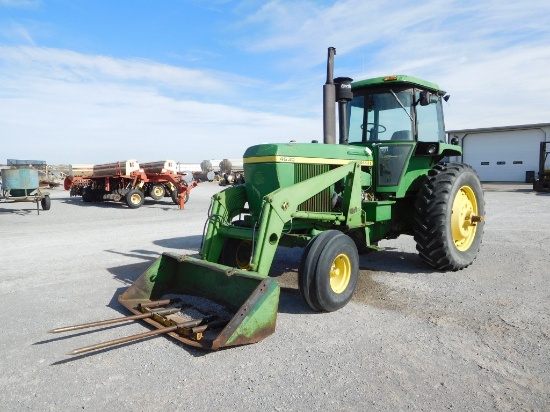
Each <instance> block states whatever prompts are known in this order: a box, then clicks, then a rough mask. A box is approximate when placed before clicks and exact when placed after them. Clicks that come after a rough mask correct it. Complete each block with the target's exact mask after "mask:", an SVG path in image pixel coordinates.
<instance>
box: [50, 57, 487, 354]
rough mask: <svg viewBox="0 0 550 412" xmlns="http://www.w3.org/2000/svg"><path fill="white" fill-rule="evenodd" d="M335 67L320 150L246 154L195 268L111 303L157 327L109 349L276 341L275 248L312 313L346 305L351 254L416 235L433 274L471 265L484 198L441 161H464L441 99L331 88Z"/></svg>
mask: <svg viewBox="0 0 550 412" xmlns="http://www.w3.org/2000/svg"><path fill="white" fill-rule="evenodd" d="M334 55H335V49H334V48H329V50H328V63H327V82H326V84H325V86H324V89H323V90H324V141H323V143H318V142H316V141H314V142H311V143H295V142H289V143H286V144H260V145H256V146H252V147H250V148H248V149H247V150H246V152H245V153H244V156H243V163H244V180H245V183H244V184H243V185H237V186H233V187H228V188H227V189H225V190H223V191H221V192H219V193H217V194H215V195H214V196H213V198H212V204H211V208H210V210H209V215H208V221H207V225H206V230H205V234H204V238H203V244H202V246H201V251H200V258H192V257H190V256H178V255H172V254H168V253H165V254H163V255H162V256H161V257H159V258H158V260H157V261H156V262H155V263H154V264H153V265H152V266H151V267H150V268H149V269H148V270H147V271H146V272H145V273H144V274H143V275H142V276H141V277H140V278H139V279H138V280H137V281H136V282H135V283H134V284H133V285H131V286H130V287H129V288H128V290H126V291H125V292H124V293H123V294H122V295H121V296H120V297H119V301H120V302H121V303H122V305H124V306H125V307H126V308H128V309H129V310H130V311H131V312H133V313H134V317H136V316H137V317H138V318H139V319H145V320H146V321H147V322H149V323H151V324H153V325H154V326H156V327H157V328H158V329H157V330H156V331H152V332H146V333H145V334H141V335H136V337H130V338H123V339H122V340H117V341H115V342H111V343H107V344H117V343H121V342H126V341H128V340H129V339H130V340H133V339H140V338H142V337H143V335H145V336H150V335H151V334H157V333H169V334H170V335H171V336H173V337H174V338H176V339H178V340H180V341H182V342H184V343H186V344H190V345H192V346H196V347H200V348H204V349H219V348H222V347H227V346H232V345H242V344H247V343H254V342H258V341H259V340H261V339H263V338H265V337H266V336H268V335H270V334H271V333H273V331H274V329H275V322H276V316H277V310H278V301H279V293H280V291H279V286H278V284H277V282H276V281H275V280H274V279H272V278H270V277H269V275H270V269H271V265H272V262H273V259H274V256H275V252H276V250H277V248H279V247H301V248H303V253H302V259H301V262H300V267H299V271H298V285H299V290H300V294H301V296H302V297H303V299H304V300H305V302H306V303H307V305H308V306H309V307H310V308H311V309H312V310H314V311H320V312H323V311H335V310H338V309H339V308H342V307H343V306H345V305H346V304H347V303H348V302H349V301H350V300H351V298H352V295H353V292H354V290H355V286H356V284H357V279H358V276H359V254H361V253H367V252H370V251H374V250H377V249H378V246H377V245H378V242H379V241H380V240H383V239H392V238H396V237H397V236H400V235H410V236H413V237H414V240H415V241H416V244H417V250H418V252H419V255H420V257H421V259H422V260H423V261H424V262H426V263H427V264H428V265H430V266H432V267H433V268H435V269H437V270H441V271H449V270H450V271H456V270H460V269H463V268H465V267H467V266H469V265H470V264H471V263H472V262H473V260H474V259H475V257H476V255H477V253H478V251H479V248H480V245H481V238H482V233H483V225H484V221H483V219H484V214H485V204H484V200H483V191H482V188H481V184H480V182H479V179H478V177H477V175H476V173H475V171H474V170H473V169H472V168H471V167H470V166H468V165H466V164H462V163H449V162H445V159H446V158H447V157H450V156H457V155H460V154H461V148H460V147H459V146H457V145H456V144H453V142H451V143H448V142H447V141H446V136H445V132H444V131H445V128H444V122H443V110H442V108H443V102H444V101H446V100H447V99H448V96H447V95H446V93H445V92H444V91H442V90H441V89H440V88H439V87H438V86H437V85H436V84H434V83H430V82H427V81H424V80H420V79H417V78H414V77H410V76H404V75H398V76H387V77H379V78H374V79H368V80H362V81H357V82H353V81H352V80H351V79H349V78H342V77H340V78H336V79H334V78H333V75H332V73H333V60H334ZM336 113H338V116H336ZM336 117H338V120H339V121H338V125H339V127H338V132H339V141H338V143H337V142H336V123H337V122H336ZM116 321H118V320H116ZM120 321H124V318H122V319H121V320H120ZM100 324H102V323H101V322H100ZM90 325H91V326H95V325H97V323H95V324H89V325H77V326H74V327H69V329H67V328H61V329H59V330H55V331H56V332H57V331H64V330H74V329H76V328H81V327H88V326H90ZM71 328H72V329H71ZM102 345H103V344H102ZM101 347H104V346H101ZM84 349H86V348H84ZM91 349H97V345H93V346H91V347H90V348H88V349H86V350H91ZM77 353H81V352H77Z"/></svg>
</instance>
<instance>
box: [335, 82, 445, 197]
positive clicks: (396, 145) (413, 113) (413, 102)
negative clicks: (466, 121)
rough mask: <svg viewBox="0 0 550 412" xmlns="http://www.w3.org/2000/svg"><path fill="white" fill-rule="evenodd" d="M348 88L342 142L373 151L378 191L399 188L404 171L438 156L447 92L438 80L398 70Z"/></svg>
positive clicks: (442, 141) (441, 147) (442, 144)
mask: <svg viewBox="0 0 550 412" xmlns="http://www.w3.org/2000/svg"><path fill="white" fill-rule="evenodd" d="M351 89H352V92H353V99H352V100H351V101H349V102H347V105H346V106H347V107H346V119H345V120H344V122H345V123H346V125H347V130H346V133H347V136H346V137H345V138H344V139H342V138H341V143H347V144H350V145H357V146H364V147H367V148H368V149H369V150H370V151H371V152H372V155H373V157H374V163H375V164H376V165H377V166H378V167H377V170H373V177H374V182H375V185H376V187H377V189H376V191H379V192H388V193H396V192H398V191H400V188H403V186H402V185H401V184H400V183H401V181H402V179H403V178H404V177H405V175H406V174H407V173H408V172H410V171H412V172H413V175H414V174H415V173H414V170H419V169H423V170H425V169H426V168H427V167H428V168H429V167H430V164H429V163H432V162H433V160H434V159H433V158H438V159H437V160H440V159H441V158H442V157H443V151H444V150H445V149H449V147H448V146H449V145H447V144H446V143H445V126H444V120H443V109H442V101H443V100H444V99H445V100H446V96H445V92H444V91H442V90H440V89H439V87H438V86H437V85H436V84H434V83H430V82H426V81H424V80H420V79H417V78H414V77H411V76H404V75H399V76H387V77H378V78H374V79H367V80H362V81H358V82H354V83H351ZM340 121H341V122H342V119H340ZM342 140H343V141H342ZM418 158H420V160H416V159H418ZM422 158H423V159H422ZM417 163H418V164H417ZM411 177H413V176H411ZM404 187H408V185H405V186H404ZM398 196H399V195H398Z"/></svg>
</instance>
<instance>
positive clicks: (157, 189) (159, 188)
mask: <svg viewBox="0 0 550 412" xmlns="http://www.w3.org/2000/svg"><path fill="white" fill-rule="evenodd" d="M153 195H155V196H156V197H161V196H162V195H164V189H163V188H162V186H153Z"/></svg>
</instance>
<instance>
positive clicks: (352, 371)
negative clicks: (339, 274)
mask: <svg viewBox="0 0 550 412" xmlns="http://www.w3.org/2000/svg"><path fill="white" fill-rule="evenodd" d="M219 189H220V187H219V186H217V185H216V184H214V183H202V184H200V185H199V186H198V187H197V188H195V189H194V190H193V191H192V192H191V199H190V201H189V203H188V204H187V207H186V209H185V210H183V211H182V210H178V209H177V207H176V206H175V205H173V204H172V203H171V202H169V201H166V202H153V201H151V200H147V201H146V204H145V205H144V206H143V207H142V208H140V209H137V210H130V209H128V208H127V207H126V206H122V205H121V204H114V203H103V204H84V203H82V202H81V200H80V199H75V198H70V197H69V196H68V193H67V192H64V191H61V190H52V191H51V194H52V207H51V210H49V211H47V212H46V211H41V212H40V215H38V214H37V212H36V208H35V205H34V204H32V203H0V225H1V226H0V302H1V305H2V328H1V329H0V353H1V355H2V359H3V360H2V367H1V370H2V374H0V388H1V391H0V405H2V407H1V409H2V410H33V411H50V410H51V411H59V410H64V411H73V410H82V409H85V410H86V409H87V410H102V411H120V410H122V411H124V410H132V411H140V410H141V411H175V410H194V411H207V410H208V411H210V410H220V411H225V410H227V411H232V410H242V411H258V410H275V411H278V410H284V411H306V410H307V411H311V410H334V411H345V410H349V411H359V410H361V411H364V410H384V411H395V410H407V409H412V410H430V411H431V410H457V411H466V410H483V411H490V410H498V411H511V410H514V411H515V410H535V411H543V410H548V405H550V357H549V356H548V354H549V353H550V316H549V314H550V289H549V287H548V282H549V278H550V269H549V267H550V265H549V264H550V253H549V249H548V246H549V245H550V219H549V212H550V196H549V195H544V194H537V193H534V192H532V191H531V190H530V187H529V186H527V185H496V184H495V185H485V190H486V208H487V216H486V225H485V235H484V240H483V245H482V250H481V252H480V254H479V256H478V259H477V260H476V261H475V262H474V264H473V265H472V266H471V267H469V268H467V269H465V270H463V271H460V272H454V273H440V272H435V271H433V270H431V269H430V268H429V267H427V266H425V265H424V264H423V263H422V262H421V261H420V259H419V258H418V256H417V254H416V252H415V245H414V241H413V239H412V238H411V237H407V236H404V237H401V238H399V239H397V240H392V241H387V242H381V246H384V247H385V250H384V251H380V252H376V253H371V254H368V255H364V256H362V257H361V260H360V263H361V269H362V270H361V277H360V283H359V287H358V290H357V292H356V294H355V297H354V300H353V302H352V303H350V304H349V305H347V306H346V307H345V308H343V309H341V310H339V311H337V312H334V313H330V314H317V313H313V312H311V311H310V310H309V308H308V307H307V306H306V305H305V304H304V303H303V302H302V301H301V298H300V294H299V292H298V290H297V282H296V271H297V267H298V265H299V260H300V254H301V250H299V249H295V250H285V251H283V252H281V253H279V254H278V255H277V257H276V261H275V264H274V267H273V273H272V274H273V275H274V276H275V277H276V278H277V279H278V281H279V282H280V285H281V286H282V288H283V289H282V295H281V301H280V307H279V316H278V320H277V322H278V323H277V331H276V333H275V334H274V335H272V336H270V337H269V338H267V339H266V340H264V341H263V342H261V343H258V344H255V345H249V346H243V347H238V348H232V349H227V350H222V351H218V352H202V351H199V350H196V349H193V348H190V347H187V346H184V345H182V344H179V343H177V342H175V341H173V340H171V339H169V338H166V337H156V338H150V339H147V340H145V341H141V342H138V343H132V344H126V345H122V346H119V347H116V348H113V349H105V350H100V351H97V352H94V353H91V354H86V355H81V356H77V357H69V356H66V355H65V354H66V353H67V352H69V351H70V350H72V349H74V348H78V347H82V346H86V345H89V344H94V343H97V342H100V341H104V340H110V339H115V338H118V337H121V336H125V335H129V334H133V333H139V332H143V331H146V330H149V329H148V328H147V327H146V326H144V325H143V324H141V323H134V324H129V325H125V326H120V327H117V328H115V327H105V328H102V329H101V330H100V331H97V332H93V333H89V332H87V331H84V332H73V333H69V334H68V335H67V336H65V335H63V336H58V335H51V334H48V333H47V332H46V331H48V330H50V329H52V328H55V327H58V326H65V325H70V324H75V323H81V322H88V321H93V320H100V319H105V318H110V317H118V316H122V315H126V314H127V312H126V310H125V309H124V308H123V307H121V305H120V304H119V303H118V302H117V300H116V298H117V296H118V294H120V293H121V292H122V291H123V290H124V289H125V288H126V287H127V286H128V285H129V284H130V283H132V282H133V281H134V280H135V279H136V278H137V277H138V276H139V274H141V273H142V272H143V271H144V270H145V269H146V268H147V266H148V265H149V264H150V263H151V261H153V260H154V259H155V258H156V257H157V256H158V255H159V254H160V253H162V252H163V251H170V252H176V253H192V254H193V253H196V252H197V251H198V249H199V247H200V242H201V234H202V230H203V224H204V221H205V218H206V214H207V209H208V204H209V199H210V196H211V195H212V194H213V193H214V192H216V191H217V190H219Z"/></svg>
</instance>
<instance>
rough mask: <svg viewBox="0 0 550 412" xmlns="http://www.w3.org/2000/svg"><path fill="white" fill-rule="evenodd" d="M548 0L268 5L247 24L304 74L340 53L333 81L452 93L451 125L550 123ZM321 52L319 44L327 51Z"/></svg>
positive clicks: (260, 49)
mask: <svg viewBox="0 0 550 412" xmlns="http://www.w3.org/2000/svg"><path fill="white" fill-rule="evenodd" d="M549 14H550V3H548V2H540V1H537V0H529V1H525V2H499V1H486V2H479V1H477V0H456V1H455V0H447V1H441V0H426V1H417V2H410V1H405V0H401V1H394V2H392V3H391V5H388V4H387V3H382V2H365V1H363V0H347V1H338V2H334V3H332V4H330V5H329V6H322V5H321V4H320V3H318V2H311V1H296V2H280V1H271V2H269V3H267V4H265V5H264V6H263V7H262V8H261V9H259V10H258V11H257V12H256V13H255V14H254V15H252V16H250V17H249V19H247V20H246V21H245V24H246V25H248V26H249V27H254V28H256V29H257V30H259V33H256V38H257V39H258V41H256V42H255V43H254V44H253V45H251V46H250V48H251V50H252V51H253V52H256V53H267V52H271V51H276V50H285V51H286V55H287V56H288V57H286V58H285V56H284V55H283V57H282V58H281V61H280V62H279V65H280V67H293V68H295V70H296V71H299V70H300V69H302V70H303V71H307V70H309V69H311V68H313V67H318V65H320V64H323V63H324V59H326V47H328V46H335V47H336V49H337V56H336V61H335V66H336V67H335V74H336V75H347V76H350V77H353V78H355V79H361V78H368V77H374V76H382V75H388V74H410V75H413V76H417V77H420V78H425V79H427V80H430V81H433V82H436V83H439V84H440V85H441V86H442V87H443V88H445V89H447V90H448V91H449V92H450V94H452V95H453V98H452V99H451V104H450V105H449V107H448V108H447V109H448V110H447V116H446V119H447V125H448V127H449V128H467V127H490V126H505V125H513V124H527V123H542V122H548V121H550V119H549V118H548V112H550V107H549V106H550V105H549V104H548V102H547V99H546V97H545V96H546V95H548V94H549V93H550V82H549V81H547V80H546V79H547V77H548V75H547V71H548V67H549V66H550V53H549V48H548V46H547V45H548V44H550V26H549V25H548V24H547V23H546V20H547V19H545V18H544V17H543V16H548V15H549ZM320 45H322V47H320Z"/></svg>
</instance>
